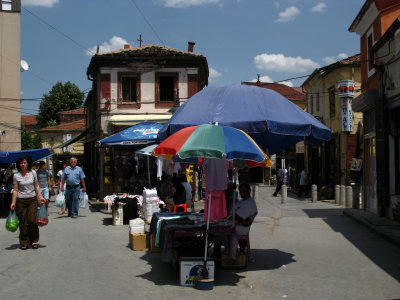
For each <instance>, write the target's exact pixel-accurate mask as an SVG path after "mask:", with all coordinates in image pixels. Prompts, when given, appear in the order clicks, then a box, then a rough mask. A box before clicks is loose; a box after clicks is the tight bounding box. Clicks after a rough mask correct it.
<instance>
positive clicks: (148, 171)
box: [147, 155, 151, 188]
mask: <svg viewBox="0 0 400 300" xmlns="http://www.w3.org/2000/svg"><path fill="white" fill-rule="evenodd" d="M147 182H148V184H149V188H150V187H151V182H150V155H147Z"/></svg>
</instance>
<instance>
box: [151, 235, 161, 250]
mask: <svg viewBox="0 0 400 300" xmlns="http://www.w3.org/2000/svg"><path fill="white" fill-rule="evenodd" d="M149 247H150V251H151V252H160V251H161V249H160V248H158V247H157V246H156V234H155V233H152V234H149Z"/></svg>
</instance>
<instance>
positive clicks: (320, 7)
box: [311, 2, 326, 13]
mask: <svg viewBox="0 0 400 300" xmlns="http://www.w3.org/2000/svg"><path fill="white" fill-rule="evenodd" d="M325 8H326V4H325V3H322V2H320V3H318V4H317V5H315V6H314V7H313V8H311V11H312V12H319V13H322V12H324V11H325Z"/></svg>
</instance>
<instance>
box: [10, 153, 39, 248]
mask: <svg viewBox="0 0 400 300" xmlns="http://www.w3.org/2000/svg"><path fill="white" fill-rule="evenodd" d="M16 164H17V169H18V173H16V174H14V177H13V194H12V201H11V205H10V209H11V210H14V209H15V212H16V214H17V216H18V219H19V243H20V244H21V249H22V250H26V249H27V248H28V245H29V244H31V246H32V249H37V248H38V244H37V243H38V241H39V227H38V223H37V217H36V213H37V208H38V206H39V204H40V205H42V204H45V202H46V200H44V198H43V197H42V194H41V193H40V188H39V184H38V179H37V175H36V172H35V171H34V170H32V158H31V157H30V156H21V157H20V158H18V160H17V163H16Z"/></svg>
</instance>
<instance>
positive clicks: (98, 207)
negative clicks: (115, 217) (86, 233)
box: [88, 200, 112, 215]
mask: <svg viewBox="0 0 400 300" xmlns="http://www.w3.org/2000/svg"><path fill="white" fill-rule="evenodd" d="M88 203H89V204H90V206H91V207H93V208H94V209H95V210H97V211H98V212H100V213H102V214H106V215H111V214H112V213H111V212H108V211H107V209H102V208H100V207H101V206H102V207H104V203H102V202H94V201H91V200H89V201H88Z"/></svg>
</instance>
